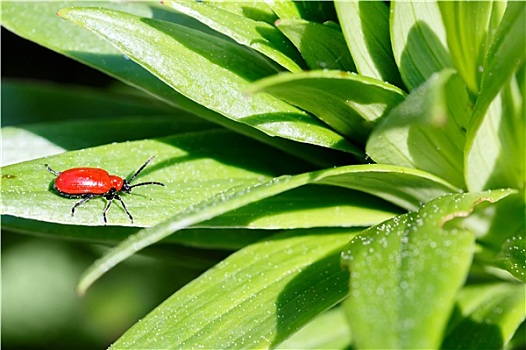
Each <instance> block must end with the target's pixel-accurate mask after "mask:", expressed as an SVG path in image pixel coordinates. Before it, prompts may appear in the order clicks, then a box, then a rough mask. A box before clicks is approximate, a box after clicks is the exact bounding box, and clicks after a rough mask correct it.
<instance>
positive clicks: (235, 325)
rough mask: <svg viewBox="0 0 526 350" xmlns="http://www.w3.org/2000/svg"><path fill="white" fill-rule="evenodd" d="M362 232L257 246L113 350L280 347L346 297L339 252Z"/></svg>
mask: <svg viewBox="0 0 526 350" xmlns="http://www.w3.org/2000/svg"><path fill="white" fill-rule="evenodd" d="M356 232H357V231H356V230H339V231H336V232H333V233H329V232H326V231H307V232H305V233H304V234H300V235H298V234H296V233H294V234H287V233H285V234H278V235H275V236H274V237H272V238H270V239H266V240H263V241H262V242H260V243H257V244H253V245H250V246H248V247H246V248H244V249H242V250H240V251H238V252H236V253H234V254H232V255H231V256H230V257H228V258H226V259H225V260H224V261H222V262H221V263H219V264H218V265H217V266H215V267H214V268H212V269H210V270H209V271H207V272H206V273H204V274H203V275H202V276H200V277H199V278H198V279H196V280H194V281H193V282H191V283H189V284H188V285H186V286H185V287H184V288H182V289H181V290H180V291H179V292H177V293H175V294H174V295H173V296H172V297H170V298H168V299H167V300H166V301H165V302H164V303H162V304H161V305H160V306H158V307H157V308H156V309H155V310H154V311H152V312H151V313H150V314H149V315H148V316H147V317H145V318H143V319H142V320H141V321H140V322H139V323H137V324H136V325H135V326H134V327H132V328H130V329H129V330H128V331H127V332H126V333H125V334H124V335H123V336H122V337H121V338H120V339H119V340H117V342H116V343H114V344H113V345H112V347H111V349H137V348H151V347H156V348H167V347H175V348H197V347H206V348H214V349H227V348H247V349H248V348H250V349H252V348H268V347H272V346H273V345H277V344H279V343H280V342H281V341H283V340H284V339H285V338H287V337H288V336H290V335H291V334H292V333H294V332H295V331H296V330H297V329H299V328H300V327H301V326H303V325H304V324H305V323H306V322H308V321H309V320H310V319H312V318H313V317H314V316H316V315H317V314H319V313H321V312H322V311H324V310H326V309H327V308H329V307H331V306H333V305H334V304H336V303H337V302H338V301H340V300H342V299H343V298H344V297H345V295H346V293H347V289H348V277H347V274H346V272H345V271H343V270H342V269H341V268H340V265H339V251H340V249H341V248H342V247H343V246H344V245H345V243H346V242H347V241H348V240H349V239H350V238H351V237H353V235H355V234H356ZM313 279H315V280H316V283H312V281H313Z"/></svg>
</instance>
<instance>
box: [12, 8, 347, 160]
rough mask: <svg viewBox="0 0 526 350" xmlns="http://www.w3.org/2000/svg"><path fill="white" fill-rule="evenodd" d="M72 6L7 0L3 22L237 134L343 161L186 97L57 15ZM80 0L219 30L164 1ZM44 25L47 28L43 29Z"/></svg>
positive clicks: (291, 150) (302, 154) (318, 157)
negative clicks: (161, 3) (188, 15)
mask: <svg viewBox="0 0 526 350" xmlns="http://www.w3.org/2000/svg"><path fill="white" fill-rule="evenodd" d="M74 5H79V2H76V1H53V2H4V3H2V26H4V27H5V28H7V29H9V30H11V31H13V32H14V33H16V34H17V35H20V36H22V37H24V38H27V39H29V40H32V41H34V42H36V43H38V44H40V45H42V46H44V47H47V48H49V49H52V50H54V51H57V52H59V53H61V54H63V55H66V56H68V57H71V58H74V59H76V60H78V61H80V62H82V63H84V64H87V65H88V66H91V67H94V68H96V69H99V70H101V71H102V72H104V73H107V74H109V75H111V76H113V77H116V78H118V79H120V80H122V81H123V82H125V83H127V84H129V85H131V86H133V87H136V88H138V89H141V90H144V91H146V92H147V93H148V94H151V95H152V96H155V97H156V98H158V99H159V100H161V101H164V102H166V103H168V104H169V105H170V106H176V107H177V108H180V109H184V110H186V111H189V112H191V113H193V114H195V115H198V116H199V117H202V118H205V119H207V120H210V121H212V122H214V123H217V124H220V125H223V126H225V127H227V128H229V129H231V130H235V131H236V132H238V133H241V134H243V135H248V136H250V137H252V138H255V139H257V140H260V141H262V142H264V143H267V144H271V145H273V146H275V147H278V148H280V149H283V150H285V151H286V152H289V153H292V154H296V155H297V156H299V157H303V158H305V157H307V158H308V159H309V161H311V162H314V163H316V164H323V165H326V166H327V165H333V164H334V162H335V161H338V160H337V159H340V160H339V162H341V154H339V153H340V152H338V153H335V152H330V151H328V150H327V149H324V148H320V147H314V146H308V145H306V144H300V143H298V142H293V141H290V140H286V139H282V138H279V137H270V136H268V135H266V134H264V133H263V132H261V131H258V130H257V129H255V128H253V127H251V126H248V125H246V124H243V123H239V122H237V121H233V120H231V119H228V118H225V117H224V116H222V115H221V114H219V113H216V112H213V111H211V110H210V109H208V108H205V107H203V106H202V105H200V104H199V103H196V102H193V101H192V100H190V99H188V98H186V97H184V96H182V95H181V94H179V93H178V92H176V91H175V90H174V89H172V88H171V87H169V86H168V85H166V84H164V83H163V82H162V81H160V80H159V79H158V78H156V77H155V76H154V75H152V74H151V73H149V72H148V71H147V70H146V69H144V68H143V67H141V66H140V65H138V64H137V63H135V62H134V61H133V60H130V58H129V57H128V56H126V55H123V54H122V52H120V51H119V50H117V49H116V48H114V47H113V46H112V45H111V44H109V43H108V42H107V41H106V40H104V39H102V38H99V37H98V36H97V35H95V34H93V33H91V32H89V31H87V30H85V29H83V28H81V27H78V26H76V25H74V24H72V23H70V22H68V21H64V20H63V19H61V18H59V17H57V15H56V13H57V12H58V11H59V10H60V9H62V8H64V7H68V6H74ZM82 5H84V6H98V7H101V6H104V7H105V8H110V9H119V10H121V11H128V12H129V13H132V14H135V15H137V16H139V17H140V18H156V19H159V20H162V21H170V22H173V23H178V24H181V25H184V26H188V27H189V28H194V29H197V30H199V31H202V32H207V33H209V34H210V35H215V34H214V32H212V31H210V30H209V29H208V27H206V26H204V25H202V24H200V23H199V22H196V21H195V20H194V21H193V22H192V21H189V19H188V17H187V16H184V15H182V14H178V13H176V12H174V11H170V10H169V9H168V8H167V7H166V6H164V7H160V6H158V5H157V4H152V3H149V2H136V1H134V2H127V3H122V2H114V1H94V2H82ZM22 14H23V15H22ZM42 28H45V29H46V30H41V29H42ZM205 97H206V96H205Z"/></svg>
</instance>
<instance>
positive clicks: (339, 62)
mask: <svg viewBox="0 0 526 350" xmlns="http://www.w3.org/2000/svg"><path fill="white" fill-rule="evenodd" d="M276 26H277V27H278V29H279V30H280V31H281V32H283V34H285V36H286V37H287V38H289V39H290V41H292V43H294V45H295V46H296V48H297V49H298V51H299V52H300V53H301V55H302V57H303V58H304V59H305V62H307V65H308V66H309V68H310V69H339V70H343V71H355V70H356V67H355V66H354V62H353V60H352V57H351V55H350V54H349V50H348V49H347V45H346V44H345V39H344V38H343V34H342V32H341V29H340V28H339V27H337V26H329V25H326V24H319V23H316V22H309V21H306V20H302V19H280V20H278V21H276Z"/></svg>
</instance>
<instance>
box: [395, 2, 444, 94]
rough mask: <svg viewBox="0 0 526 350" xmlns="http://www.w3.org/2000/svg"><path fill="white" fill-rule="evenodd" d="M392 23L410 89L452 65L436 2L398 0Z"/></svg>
mask: <svg viewBox="0 0 526 350" xmlns="http://www.w3.org/2000/svg"><path fill="white" fill-rule="evenodd" d="M390 24H391V43H392V45H393V53H394V57H395V60H396V63H397V65H398V67H399V70H400V74H401V76H402V79H403V81H404V83H405V86H407V88H408V89H409V90H413V89H414V88H415V87H417V86H419V85H420V84H422V83H423V82H424V81H426V80H427V79H428V78H429V77H430V76H431V75H432V74H433V73H435V72H439V71H441V70H443V69H444V68H450V67H452V62H451V57H450V54H449V49H448V47H447V40H446V32H445V29H444V24H443V23H442V18H441V15H440V9H439V8H438V5H437V2H435V1H426V2H413V1H411V2H404V1H395V2H393V3H392V4H391V17H390Z"/></svg>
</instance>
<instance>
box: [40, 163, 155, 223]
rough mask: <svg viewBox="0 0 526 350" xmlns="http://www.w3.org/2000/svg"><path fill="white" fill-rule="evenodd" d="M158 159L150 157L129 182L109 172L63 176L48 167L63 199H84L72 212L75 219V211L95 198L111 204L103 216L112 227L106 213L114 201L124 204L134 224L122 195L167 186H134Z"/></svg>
mask: <svg viewBox="0 0 526 350" xmlns="http://www.w3.org/2000/svg"><path fill="white" fill-rule="evenodd" d="M153 158H154V157H153V156H152V157H150V158H149V159H148V160H147V161H146V162H145V163H144V164H143V165H142V166H141V167H140V168H139V170H137V171H136V172H135V174H133V175H132V177H130V179H129V180H126V179H123V178H122V177H120V176H117V175H110V174H109V173H108V172H107V171H106V170H104V169H100V168H86V167H83V168H72V169H68V170H64V171H62V172H58V171H55V170H53V169H51V167H50V166H49V165H47V164H46V165H45V167H46V168H47V170H49V171H50V172H51V173H53V174H55V175H56V176H57V178H56V179H55V183H54V184H53V188H54V189H55V190H56V191H57V192H58V193H59V194H60V195H61V196H63V197H66V198H82V199H81V200H80V201H79V202H77V203H75V205H74V206H73V208H71V216H73V215H74V214H75V209H77V207H78V206H80V205H82V204H84V203H86V202H87V201H89V200H90V199H92V198H95V197H104V198H106V200H107V201H108V204H106V207H105V208H104V211H103V212H102V218H103V220H104V224H105V225H106V224H107V223H108V220H107V218H106V213H107V212H108V209H109V208H110V206H111V204H112V203H113V200H114V199H116V200H118V201H119V202H121V204H122V208H123V209H124V211H125V212H126V214H128V217H129V218H130V221H131V222H132V223H133V217H132V215H131V214H130V212H129V211H128V209H127V208H126V205H125V204H124V201H123V200H122V198H121V196H120V195H119V192H124V193H131V190H132V188H134V187H138V186H144V185H159V186H164V184H163V183H161V182H155V181H149V182H141V183H138V184H135V185H130V183H131V182H132V181H133V180H134V179H135V177H137V175H139V173H140V172H141V171H143V169H144V168H145V167H146V166H147V165H148V164H149V163H150V162H151V161H152V159H153Z"/></svg>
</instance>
